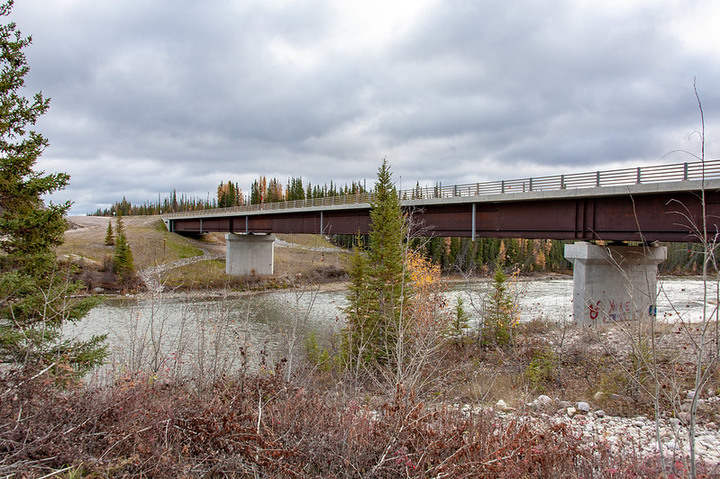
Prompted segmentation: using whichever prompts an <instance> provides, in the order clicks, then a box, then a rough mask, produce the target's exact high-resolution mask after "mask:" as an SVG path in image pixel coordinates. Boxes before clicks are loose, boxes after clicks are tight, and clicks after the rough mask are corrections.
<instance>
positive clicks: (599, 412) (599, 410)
mask: <svg viewBox="0 0 720 479" xmlns="http://www.w3.org/2000/svg"><path fill="white" fill-rule="evenodd" d="M595 417H605V411H603V410H602V409H598V410H597V411H595Z"/></svg>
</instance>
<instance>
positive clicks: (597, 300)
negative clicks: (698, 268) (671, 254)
mask: <svg viewBox="0 0 720 479" xmlns="http://www.w3.org/2000/svg"><path fill="white" fill-rule="evenodd" d="M565 258H566V259H567V260H568V261H570V262H572V263H573V266H574V268H573V317H574V318H575V321H577V322H578V323H579V324H586V325H590V324H597V323H611V322H615V321H628V320H635V319H645V318H650V317H655V315H656V314H657V309H656V306H657V302H656V297H657V270H658V264H660V263H662V262H663V261H665V260H666V259H667V248H666V247H665V246H625V245H610V246H598V245H594V244H590V243H586V242H584V241H581V242H577V243H574V244H569V245H565Z"/></svg>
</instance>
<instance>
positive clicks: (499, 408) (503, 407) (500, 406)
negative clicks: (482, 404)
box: [495, 399, 510, 411]
mask: <svg viewBox="0 0 720 479" xmlns="http://www.w3.org/2000/svg"><path fill="white" fill-rule="evenodd" d="M508 409H510V408H509V407H508V405H507V403H506V402H505V401H503V400H502V399H500V400H498V402H496V403H495V410H497V411H507V410H508Z"/></svg>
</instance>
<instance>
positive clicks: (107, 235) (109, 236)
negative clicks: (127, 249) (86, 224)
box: [105, 221, 115, 246]
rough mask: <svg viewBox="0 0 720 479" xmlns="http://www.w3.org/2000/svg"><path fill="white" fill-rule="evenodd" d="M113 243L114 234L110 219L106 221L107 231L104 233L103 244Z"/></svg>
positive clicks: (110, 244) (109, 244)
mask: <svg viewBox="0 0 720 479" xmlns="http://www.w3.org/2000/svg"><path fill="white" fill-rule="evenodd" d="M114 244H115V235H114V234H113V227H112V221H108V227H107V233H105V246H112V245H114Z"/></svg>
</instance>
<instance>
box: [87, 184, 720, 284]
mask: <svg viewBox="0 0 720 479" xmlns="http://www.w3.org/2000/svg"><path fill="white" fill-rule="evenodd" d="M367 191H368V190H367V188H366V185H365V182H364V181H363V182H359V181H358V182H352V183H351V184H349V185H348V184H345V185H344V186H342V187H340V186H338V185H336V184H334V183H333V182H330V184H329V185H328V184H325V185H312V184H310V183H307V184H303V180H302V178H294V177H293V178H289V179H288V181H287V183H286V185H285V187H283V185H282V184H281V183H280V181H278V179H277V178H271V179H268V178H267V177H266V176H261V177H259V178H258V179H257V180H255V181H254V182H253V183H252V185H251V186H250V194H249V195H246V194H245V193H243V191H242V189H241V188H240V187H239V185H238V184H237V183H233V182H231V181H228V182H227V183H226V182H221V183H220V184H219V185H218V187H217V197H215V198H210V197H208V198H204V199H203V198H190V197H188V196H186V195H184V194H180V195H178V193H177V191H175V190H173V191H172V193H170V195H169V196H168V197H166V198H162V199H161V198H160V197H158V200H157V202H150V201H147V202H145V203H143V204H141V205H133V204H131V203H130V202H129V201H127V199H126V198H124V197H123V199H122V200H121V201H118V202H117V203H115V204H114V205H112V206H111V207H110V208H106V209H98V210H97V211H96V212H95V213H94V215H96V216H115V215H117V214H118V213H120V214H122V215H123V216H131V215H157V214H163V213H169V212H180V211H196V210H202V209H211V208H224V207H232V206H242V205H246V204H251V205H253V204H263V203H273V202H278V201H294V200H304V199H312V198H324V197H328V196H338V195H350V194H357V193H365V192H367ZM333 240H334V242H335V243H336V244H338V245H340V246H345V247H351V246H352V245H353V244H354V243H355V242H356V241H357V237H356V236H354V235H335V236H334V237H333ZM365 241H367V238H365ZM567 243H568V242H566V241H558V240H526V239H517V238H504V239H498V238H477V239H476V240H475V241H474V242H473V241H471V240H470V239H469V238H443V237H436V238H419V239H417V240H415V246H416V247H418V248H421V249H422V250H423V251H424V252H425V254H426V256H427V257H428V258H429V259H431V260H432V261H433V263H435V264H438V265H440V266H441V267H442V268H443V270H444V271H446V272H452V271H476V272H482V271H485V270H487V269H488V268H489V267H491V266H492V265H494V264H496V263H497V261H498V259H499V260H500V262H501V264H502V265H504V266H506V267H516V268H518V269H519V270H520V271H521V272H564V271H568V270H570V269H571V264H570V262H568V261H567V260H566V259H565V257H564V251H565V244H567ZM665 246H667V248H668V259H667V261H664V262H663V263H661V264H660V266H659V269H660V271H661V272H663V273H673V274H698V273H700V272H702V261H703V254H702V246H701V245H699V244H695V243H666V244H665ZM716 257H717V256H716Z"/></svg>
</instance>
